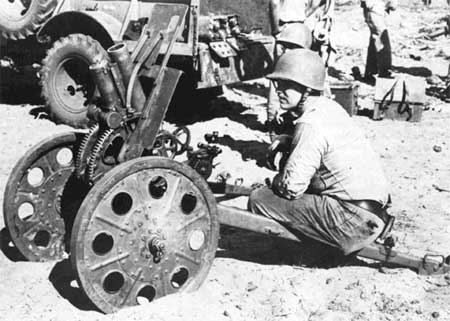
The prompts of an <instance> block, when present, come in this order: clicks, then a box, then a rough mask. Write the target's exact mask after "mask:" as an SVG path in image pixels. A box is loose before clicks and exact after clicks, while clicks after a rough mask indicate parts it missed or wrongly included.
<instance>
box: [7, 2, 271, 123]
mask: <svg viewBox="0 0 450 321" xmlns="http://www.w3.org/2000/svg"><path fill="white" fill-rule="evenodd" d="M0 3H1V4H2V11H1V12H0V34H1V35H2V36H3V38H6V39H9V40H8V42H7V43H6V46H3V48H2V49H1V51H2V52H3V53H2V57H0V59H1V58H3V56H5V55H6V56H8V55H9V56H11V58H12V59H5V60H4V62H5V65H12V66H13V67H18V68H16V69H20V68H21V66H25V65H27V66H28V65H32V64H33V63H36V62H39V63H41V67H40V68H37V69H38V71H39V74H40V80H39V81H40V84H41V86H42V96H43V98H44V99H45V102H46V107H47V112H48V114H49V116H50V118H51V119H52V120H54V121H55V122H58V123H65V124H68V125H71V126H73V127H76V128H84V127H86V126H87V123H88V119H87V117H86V114H87V107H88V105H89V104H91V103H92V102H93V100H95V99H96V98H97V97H98V91H96V87H95V84H94V82H93V79H92V77H91V76H90V73H89V66H90V65H91V64H93V63H95V62H97V61H99V60H102V59H106V60H108V59H109V56H108V54H107V52H106V50H107V49H108V48H109V47H111V46H112V45H113V44H115V43H119V42H125V43H126V44H127V48H129V50H130V51H131V50H133V48H135V47H136V46H137V45H138V43H137V41H138V39H139V38H140V36H141V35H142V33H143V32H145V26H147V25H150V26H156V25H158V24H160V23H162V21H161V19H160V18H159V17H158V16H155V17H154V18H153V20H152V21H150V20H149V16H150V15H151V14H150V12H152V10H153V8H154V7H155V5H159V4H161V5H163V6H170V5H172V4H177V3H178V4H184V5H187V6H189V11H188V14H187V17H186V20H185V23H184V26H183V30H182V32H181V33H180V35H179V37H178V39H177V41H176V42H175V44H174V48H173V54H172V58H171V60H170V62H169V64H170V66H173V67H176V68H177V69H180V70H183V71H184V72H185V75H186V76H185V80H186V81H185V82H184V83H187V85H186V86H189V87H190V88H188V90H191V92H193V91H194V89H208V88H217V87H218V86H221V85H225V84H231V83H235V82H239V81H242V80H249V79H255V78H260V77H262V76H264V75H265V74H266V73H267V72H268V71H269V70H270V67H271V64H272V52H273V46H274V39H273V38H272V37H269V36H263V35H262V34H261V33H255V32H247V33H244V32H243V31H242V28H241V25H240V21H239V18H238V16H237V15H236V14H233V13H231V14H228V13H229V10H227V8H226V7H227V5H226V4H222V3H221V1H215V0H208V1H206V0H205V1H203V2H202V3H200V0H172V1H165V0H164V1H155V0H142V1H138V0H128V1H127V0H124V1H107V0H85V1H75V0H0ZM3 5H4V6H3ZM216 7H218V8H224V7H225V9H223V10H224V12H225V13H226V14H224V12H221V14H216V15H211V14H208V15H205V14H204V13H205V12H209V11H210V8H212V10H215V11H217V10H216V9H215V8H216ZM202 12H203V14H202ZM247 19H250V18H249V17H247ZM245 24H246V23H245V22H244V25H245ZM25 38H26V39H25ZM21 39H22V40H21ZM23 39H25V40H23ZM41 60H42V62H41ZM10 61H13V63H10ZM2 65H3V64H2ZM34 65H35V66H36V64H34ZM10 69H14V68H10ZM27 70H31V71H32V72H33V73H34V72H35V71H36V69H33V68H27ZM30 76H33V75H32V74H26V75H25V76H23V78H27V77H30ZM2 82H3V85H6V83H7V82H8V80H7V79H6V77H3V79H2ZM8 85H9V84H8Z"/></svg>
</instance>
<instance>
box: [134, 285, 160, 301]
mask: <svg viewBox="0 0 450 321" xmlns="http://www.w3.org/2000/svg"><path fill="white" fill-rule="evenodd" d="M155 296H156V290H155V288H154V287H152V286H151V285H146V286H144V287H143V288H142V289H140V290H139V292H138V294H137V297H136V301H137V303H138V304H141V305H143V304H147V303H150V302H152V301H153V299H154V298H155Z"/></svg>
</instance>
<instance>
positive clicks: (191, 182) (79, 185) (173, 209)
mask: <svg viewBox="0 0 450 321" xmlns="http://www.w3.org/2000/svg"><path fill="white" fill-rule="evenodd" d="M188 10H189V6H187V5H184V4H171V5H169V6H168V5H163V4H156V5H155V7H154V9H153V10H152V12H151V15H150V16H149V19H150V20H153V19H158V18H159V19H161V23H160V24H158V25H156V26H149V27H146V28H145V32H143V33H142V35H141V37H140V39H139V40H138V42H137V45H136V47H135V49H134V50H133V51H132V53H131V54H129V52H128V49H127V46H126V44H125V43H119V44H115V45H113V46H112V47H110V48H109V49H108V53H109V59H101V60H99V61H97V62H95V63H94V64H92V65H91V66H90V68H89V69H90V71H91V74H92V77H93V79H94V81H95V84H96V86H97V88H98V90H99V93H100V96H101V100H98V101H97V104H96V105H90V106H89V108H88V116H89V118H90V119H91V121H92V122H93V125H92V127H90V129H89V131H88V132H87V133H82V132H79V131H72V132H68V133H65V134H58V135H56V136H53V137H51V138H49V139H47V140H45V141H44V142H41V143H39V144H38V145H36V146H35V147H34V148H32V149H31V150H30V151H29V152H28V153H26V154H25V155H24V156H23V157H22V158H21V159H20V161H19V162H18V163H17V165H16V166H15V168H14V169H13V171H12V173H11V175H10V177H9V180H8V183H7V186H6V190H5V195H4V211H3V212H4V220H5V223H6V226H7V228H8V230H9V232H10V234H11V238H12V240H13V242H14V244H15V245H16V247H17V248H18V249H19V250H20V251H21V253H22V254H23V255H24V256H25V257H26V258H28V259H29V260H32V261H48V260H56V259H60V258H62V257H64V256H65V255H66V253H70V258H71V263H72V266H73V269H74V270H75V271H76V274H77V279H78V282H79V284H80V287H81V288H82V289H83V290H84V292H85V293H86V295H87V296H88V297H89V298H90V299H91V300H92V302H93V303H94V304H95V305H96V306H97V307H98V308H99V309H100V310H101V311H103V312H105V313H111V312H114V311H117V310H118V309H121V308H124V307H128V306H133V305H136V304H138V302H141V300H142V301H144V300H147V301H153V300H155V299H158V298H160V297H163V296H165V295H168V294H171V293H176V292H180V291H193V290H195V289H197V288H198V287H199V286H200V284H201V283H202V282H203V280H204V279H205V277H206V276H207V274H208V271H209V269H210V267H211V264H212V261H213V259H214V255H215V250H216V247H217V244H218V237H219V225H220V224H224V225H228V226H232V227H237V228H241V229H245V230H250V231H255V232H258V233H263V234H267V235H271V236H277V237H281V238H285V239H290V240H294V241H298V242H299V238H298V237H297V235H296V234H295V233H293V232H292V231H291V230H289V229H288V228H286V227H285V226H283V225H281V224H280V223H277V222H276V221H273V220H270V219H267V218H264V217H261V216H258V215H254V214H252V213H250V212H247V211H244V210H241V209H238V208H233V207H227V206H224V205H222V204H218V203H217V201H216V199H215V197H214V195H215V194H225V195H227V196H243V195H249V194H250V192H251V190H252V188H251V187H246V186H242V185H233V184H227V182H226V180H224V181H221V182H207V179H208V178H209V176H210V175H211V169H212V166H213V160H214V157H216V156H217V155H218V154H219V153H220V152H221V151H220V149H219V147H217V146H216V145H214V141H215V138H216V135H210V136H208V137H207V143H206V144H200V145H199V146H198V149H197V150H194V149H193V148H192V147H189V146H188V145H189V131H188V130H187V129H186V128H178V129H176V130H175V131H174V132H168V131H167V130H164V129H162V124H163V120H164V117H165V114H166V111H167V108H168V104H169V102H170V99H171V96H172V95H173V93H174V91H175V88H176V85H177V83H178V81H179V80H180V77H181V76H182V73H183V72H182V71H181V70H178V69H175V68H171V67H169V66H168V62H169V59H170V57H171V54H172V53H173V51H174V48H175V44H176V40H177V39H178V37H179V36H180V34H181V33H182V32H183V26H184V23H185V19H186V17H187V12H188ZM161 52H162V53H163V54H162V55H161V54H160V53H161ZM184 152H186V153H187V161H186V162H183V163H182V162H179V161H176V160H174V157H175V156H176V155H179V154H181V153H184ZM393 245H394V244H393V243H392V239H390V238H386V239H385V242H384V243H383V244H373V245H371V246H370V247H368V248H365V249H362V250H361V251H359V252H358V253H356V255H359V256H362V257H367V258H372V259H376V260H379V261H382V262H384V263H386V264H392V265H399V266H406V267H409V268H412V269H414V270H416V271H418V272H419V273H424V274H436V273H446V272H448V271H449V270H450V265H449V263H450V262H449V259H448V258H444V257H443V256H438V257H431V256H430V255H427V256H425V257H423V258H415V257H410V256H405V255H401V254H399V253H397V252H396V251H395V250H394V249H393Z"/></svg>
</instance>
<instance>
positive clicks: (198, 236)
mask: <svg viewBox="0 0 450 321" xmlns="http://www.w3.org/2000/svg"><path fill="white" fill-rule="evenodd" d="M203 244H205V233H203V231H199V230H195V231H194V232H192V234H191V236H190V237H189V247H190V248H191V250H192V251H198V250H200V249H201V248H202V246H203Z"/></svg>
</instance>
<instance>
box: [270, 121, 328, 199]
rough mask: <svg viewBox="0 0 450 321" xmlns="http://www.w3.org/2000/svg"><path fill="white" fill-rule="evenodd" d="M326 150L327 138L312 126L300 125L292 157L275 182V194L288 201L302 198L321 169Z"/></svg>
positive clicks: (293, 144)
mask: <svg viewBox="0 0 450 321" xmlns="http://www.w3.org/2000/svg"><path fill="white" fill-rule="evenodd" d="M326 148H327V143H326V140H325V138H324V137H323V135H321V134H320V133H319V132H318V131H317V130H316V129H314V128H313V126H312V125H310V124H304V123H300V124H298V125H297V128H296V133H295V136H294V139H293V141H292V151H291V155H290V156H289V158H288V160H287V162H286V166H285V167H284V169H283V170H282V171H281V172H280V173H279V174H278V175H277V176H275V178H274V180H273V183H272V186H273V189H274V190H275V192H277V193H278V194H279V195H281V196H282V197H284V198H287V199H296V198H299V197H301V196H302V194H303V193H304V192H305V191H306V189H307V188H308V186H309V184H310V182H311V178H312V177H313V176H314V174H315V173H316V172H317V170H318V169H319V167H320V164H321V161H322V155H324V153H325V151H326Z"/></svg>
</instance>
